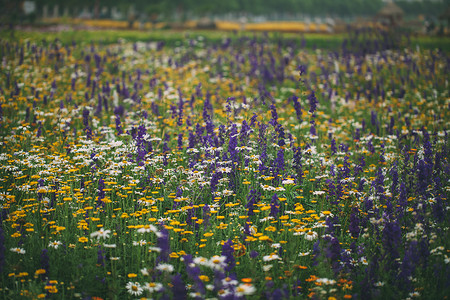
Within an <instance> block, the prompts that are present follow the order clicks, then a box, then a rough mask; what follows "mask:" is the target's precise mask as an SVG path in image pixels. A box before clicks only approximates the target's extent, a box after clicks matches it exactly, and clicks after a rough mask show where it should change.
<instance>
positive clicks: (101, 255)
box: [97, 246, 105, 266]
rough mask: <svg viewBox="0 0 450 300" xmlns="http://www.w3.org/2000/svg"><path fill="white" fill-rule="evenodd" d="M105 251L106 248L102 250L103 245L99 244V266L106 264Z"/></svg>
mask: <svg viewBox="0 0 450 300" xmlns="http://www.w3.org/2000/svg"><path fill="white" fill-rule="evenodd" d="M104 253H105V250H102V247H101V246H98V251H97V265H98V266H105V257H104Z"/></svg>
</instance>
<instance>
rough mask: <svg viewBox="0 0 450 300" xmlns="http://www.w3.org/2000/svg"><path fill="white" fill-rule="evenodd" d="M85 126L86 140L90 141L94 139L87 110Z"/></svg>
mask: <svg viewBox="0 0 450 300" xmlns="http://www.w3.org/2000/svg"><path fill="white" fill-rule="evenodd" d="M83 125H84V131H85V132H86V138H87V139H88V140H90V139H91V138H92V129H91V128H90V127H89V110H88V109H87V108H85V109H84V110H83Z"/></svg>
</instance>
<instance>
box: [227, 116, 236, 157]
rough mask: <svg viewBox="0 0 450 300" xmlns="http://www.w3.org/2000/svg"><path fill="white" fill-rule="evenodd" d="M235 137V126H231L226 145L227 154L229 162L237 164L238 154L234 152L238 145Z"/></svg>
mask: <svg viewBox="0 0 450 300" xmlns="http://www.w3.org/2000/svg"><path fill="white" fill-rule="evenodd" d="M237 135H238V131H237V126H236V124H233V125H231V130H230V141H229V143H228V152H229V153H230V160H231V161H233V162H238V153H237V150H236V147H237V145H238V141H237Z"/></svg>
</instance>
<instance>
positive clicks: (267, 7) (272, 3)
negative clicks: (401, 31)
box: [0, 0, 450, 18]
mask: <svg viewBox="0 0 450 300" xmlns="http://www.w3.org/2000/svg"><path fill="white" fill-rule="evenodd" d="M34 1H35V3H36V7H37V11H38V13H39V12H41V11H42V7H43V6H44V5H48V7H53V6H54V5H58V6H59V7H68V8H69V9H74V8H77V9H82V8H84V7H87V8H89V9H91V10H92V11H94V17H99V14H100V10H101V7H103V6H107V7H113V6H115V7H117V8H118V9H119V10H122V11H123V12H125V13H126V12H127V10H128V8H129V7H130V5H133V6H134V8H135V11H136V12H137V13H138V14H146V15H148V16H153V17H155V16H158V17H159V18H161V17H164V18H170V17H171V16H173V15H174V14H177V15H178V16H180V15H186V14H190V15H194V16H199V17H202V16H208V15H221V14H225V13H236V14H242V13H243V14H249V15H266V16H270V15H273V14H274V13H280V14H285V15H287V16H289V15H292V16H294V15H297V14H303V15H309V16H334V17H354V16H371V15H374V14H376V13H377V11H378V10H379V9H380V8H381V7H383V5H384V2H383V1H382V0H226V1H224V0H64V1H60V0H34ZM22 2H23V0H0V7H2V11H3V13H2V15H3V16H6V17H8V16H10V17H12V16H16V15H17V14H19V12H18V9H17V8H18V7H20V5H21V3H22ZM395 3H396V4H397V5H398V6H400V7H401V8H402V9H403V10H404V12H405V14H406V15H407V16H417V15H419V14H420V15H426V16H436V15H439V14H440V13H442V11H444V10H445V9H446V7H448V6H449V5H450V0H440V1H439V0H422V1H411V0H397V1H395Z"/></svg>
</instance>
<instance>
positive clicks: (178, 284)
mask: <svg viewBox="0 0 450 300" xmlns="http://www.w3.org/2000/svg"><path fill="white" fill-rule="evenodd" d="M171 289H172V295H173V299H180V300H185V299H187V290H186V285H185V284H184V282H183V279H182V278H181V275H180V274H179V273H177V274H175V275H174V276H173V277H172V288H171Z"/></svg>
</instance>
